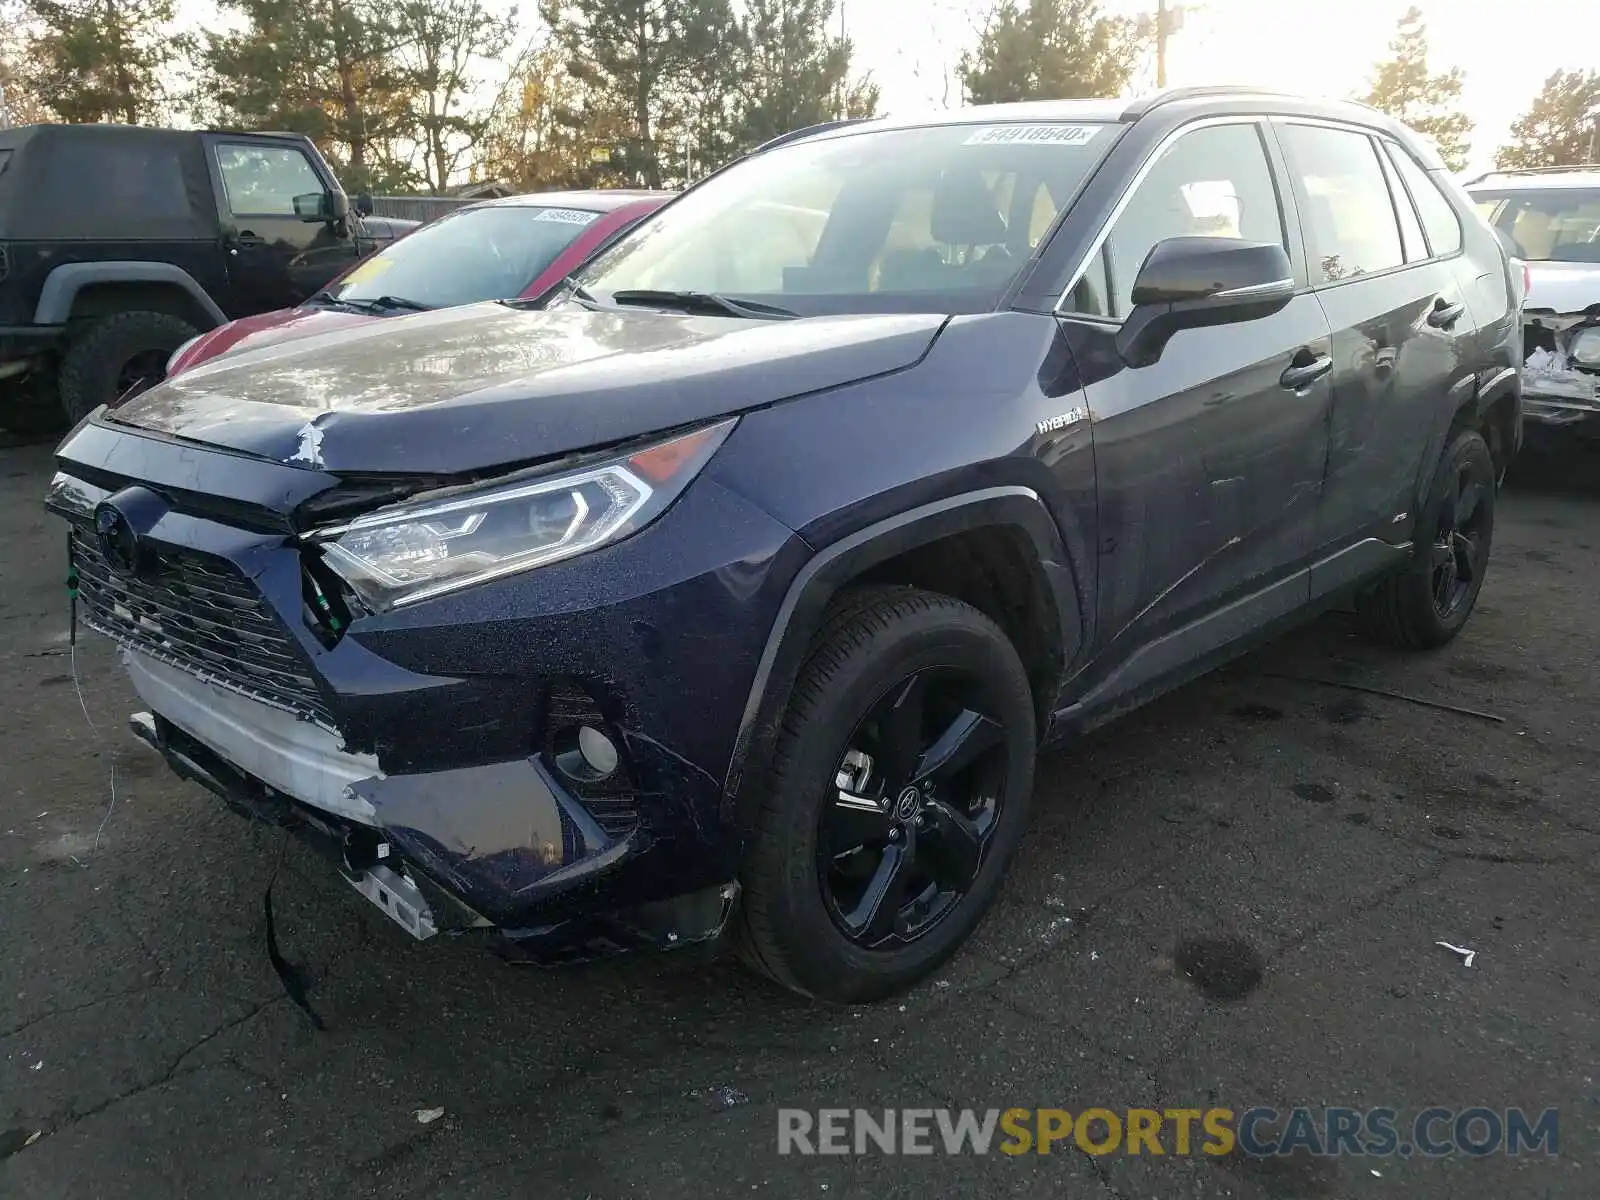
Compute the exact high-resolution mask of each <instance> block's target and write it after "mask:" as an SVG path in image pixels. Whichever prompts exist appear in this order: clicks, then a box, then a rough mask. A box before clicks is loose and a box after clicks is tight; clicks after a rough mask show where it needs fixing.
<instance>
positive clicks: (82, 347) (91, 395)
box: [61, 312, 200, 425]
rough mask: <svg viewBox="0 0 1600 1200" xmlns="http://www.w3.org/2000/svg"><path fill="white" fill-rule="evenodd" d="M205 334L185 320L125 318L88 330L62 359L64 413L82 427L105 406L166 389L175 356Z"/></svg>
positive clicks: (156, 316)
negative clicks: (170, 362) (164, 381)
mask: <svg viewBox="0 0 1600 1200" xmlns="http://www.w3.org/2000/svg"><path fill="white" fill-rule="evenodd" d="M198 332H200V331H199V330H198V329H196V328H195V327H194V326H193V325H190V324H189V322H187V321H185V320H183V319H182V318H180V317H173V316H168V315H167V314H166V313H158V312H124V313H116V314H115V315H113V316H109V317H102V318H100V319H98V320H96V321H94V322H93V323H92V324H89V325H85V326H84V327H83V328H82V329H81V330H79V331H78V332H77V333H76V334H75V335H74V336H73V339H72V341H71V342H70V343H69V344H68V346H67V351H66V353H65V354H64V355H63V356H62V359H61V408H62V411H63V412H64V413H65V414H66V417H67V420H68V421H70V422H71V423H73V424H74V425H75V424H77V423H78V422H79V421H81V420H83V418H84V417H86V416H88V415H89V414H90V413H91V412H93V411H94V410H95V409H97V408H99V407H100V406H101V405H102V404H109V403H111V402H112V401H113V400H116V399H117V398H118V397H120V396H123V395H126V394H128V393H129V392H133V391H143V390H144V389H145V388H148V387H153V386H155V385H156V384H157V383H160V382H161V380H162V379H163V378H165V377H166V373H167V359H168V358H170V357H171V356H172V352H173V351H174V350H176V349H177V348H178V347H179V346H181V345H183V343H184V342H186V341H188V340H189V339H190V338H192V337H193V336H194V335H195V334H197V333H198Z"/></svg>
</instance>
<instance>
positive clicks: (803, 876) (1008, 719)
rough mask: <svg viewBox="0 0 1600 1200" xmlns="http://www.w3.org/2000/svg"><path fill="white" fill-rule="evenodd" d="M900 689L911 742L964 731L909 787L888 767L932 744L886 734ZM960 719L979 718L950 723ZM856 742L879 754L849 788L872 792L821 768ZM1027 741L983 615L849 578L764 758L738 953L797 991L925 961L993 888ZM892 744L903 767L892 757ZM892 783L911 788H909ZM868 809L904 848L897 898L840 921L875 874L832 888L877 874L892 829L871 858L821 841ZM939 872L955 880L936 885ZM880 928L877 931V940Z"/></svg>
mask: <svg viewBox="0 0 1600 1200" xmlns="http://www.w3.org/2000/svg"><path fill="white" fill-rule="evenodd" d="M912 697H915V706H916V707H917V708H918V709H919V710H920V711H921V712H922V713H923V714H924V715H923V717H922V718H921V719H920V720H916V721H913V722H909V723H908V722H902V723H901V724H900V725H899V726H898V727H899V728H902V729H904V728H910V727H911V725H913V724H914V725H915V726H917V727H919V728H920V729H922V730H925V731H929V732H928V733H927V734H926V735H919V737H920V741H919V744H921V743H922V742H926V741H927V740H928V738H929V737H931V738H932V745H931V746H929V747H928V748H929V749H935V750H937V749H939V748H940V747H946V748H949V747H953V746H955V745H957V744H960V745H962V747H963V751H962V753H961V754H957V755H953V756H951V757H950V758H949V759H947V760H945V762H946V766H947V767H949V768H950V769H949V770H946V771H937V772H932V773H930V775H929V777H928V781H927V782H924V783H923V784H922V785H921V786H922V790H921V791H919V790H918V787H914V786H908V787H906V788H904V789H902V788H901V787H900V782H905V781H910V782H911V783H917V782H918V781H917V777H916V771H917V770H920V769H923V768H926V767H928V765H929V764H930V763H933V762H935V761H936V760H937V759H938V756H937V755H931V754H928V753H927V752H926V751H923V752H921V753H920V754H915V755H905V754H904V753H903V752H902V751H897V750H896V749H895V748H894V747H895V743H894V742H893V741H892V739H891V736H890V735H891V732H892V730H893V729H894V728H896V727H897V726H896V721H897V720H898V719H899V717H900V714H901V713H909V712H911V711H912V708H913V701H912V700H911V699H908V698H912ZM902 701H904V705H903V707H902ZM885 706H887V707H885ZM874 714H880V715H881V714H887V716H884V717H883V719H877V718H876V717H875V716H874ZM952 714H955V715H954V716H953V717H952ZM957 730H968V731H976V732H972V733H971V736H970V738H968V739H966V740H962V739H961V738H959V737H957V738H954V739H952V737H951V736H950V735H951V734H952V731H957ZM941 733H942V734H943V735H944V737H943V740H940V734H941ZM901 745H902V746H903V745H904V739H901ZM861 746H867V747H868V748H870V749H871V750H872V751H873V752H874V753H875V754H876V755H877V756H878V757H877V759H876V760H875V761H874V763H873V766H872V767H870V768H867V767H860V768H858V769H860V770H863V771H877V772H878V773H879V776H880V777H879V778H878V779H877V780H876V781H873V780H871V778H870V777H867V778H864V779H863V781H862V783H861V784H860V785H859V786H856V785H854V784H853V785H852V789H853V790H855V791H860V792H862V793H863V797H864V796H865V795H866V794H867V793H869V792H872V791H873V790H874V788H876V789H877V790H878V792H879V793H880V794H879V796H878V799H877V800H876V801H874V802H868V803H864V802H863V797H845V796H844V793H843V791H841V789H840V786H839V785H840V782H841V781H840V780H839V779H837V778H836V776H838V775H839V774H840V773H841V770H842V769H844V768H845V766H846V763H845V762H844V761H843V760H844V756H845V753H846V751H847V750H850V749H852V748H856V749H859V748H860V747H861ZM980 747H981V748H980ZM1036 749H1037V745H1036V733H1035V719H1034V707H1033V696H1032V692H1031V689H1030V687H1029V684H1028V677H1027V673H1026V672H1025V671H1024V669H1023V666H1022V663H1021V661H1020V660H1019V659H1018V657H1017V652H1016V650H1015V648H1014V647H1013V646H1012V645H1011V642H1010V641H1009V640H1008V639H1007V638H1006V636H1005V634H1004V633H1002V632H1001V630H1000V628H999V627H998V626H997V625H996V624H995V623H994V622H993V621H991V620H990V619H989V618H988V617H986V616H985V615H984V614H983V613H981V612H979V611H978V610H977V609H975V608H973V607H971V606H970V605H967V604H963V603H961V602H960V601H958V600H955V599H952V598H950V597H948V596H942V595H938V594H935V593H931V592H924V591H919V590H916V589H913V588H909V587H894V588H883V587H874V588H868V589H860V590H853V591H851V592H848V593H846V594H845V595H844V596H843V597H842V598H841V599H840V600H839V601H837V602H836V603H835V604H834V606H833V607H832V608H831V609H830V610H829V613H828V616H827V619H826V620H825V621H824V623H823V626H822V629H821V631H820V632H819V633H818V634H817V636H816V638H815V640H814V641H813V642H812V645H811V648H810V651H809V653H808V655H807V658H806V661H805V663H804V664H803V666H802V667H801V670H800V675H799V678H798V679H797V681H796V683H795V687H794V691H793V693H792V695H791V697H790V700H789V705H788V709H787V711H786V712H785V714H784V718H783V722H782V726H781V728H780V730H779V734H778V740H777V743H776V746H775V748H774V753H773V756H772V761H771V763H770V766H769V768H768V771H767V776H766V779H765V787H764V792H763V795H762V798H761V806H760V809H759V811H758V813H757V814H756V816H755V820H754V827H753V829H752V834H753V837H752V841H751V849H750V851H749V853H748V855H747V858H746V861H745V864H744V869H743V871H742V872H741V882H742V884H743V888H744V891H743V904H742V906H741V910H740V916H739V924H738V938H739V945H740V950H741V953H742V955H743V957H744V958H745V960H746V961H747V963H749V964H750V965H751V966H753V967H754V968H755V969H757V970H759V971H761V972H762V973H764V974H766V975H768V976H770V977H771V978H772V979H774V980H776V981H777V982H778V983H781V984H783V985H784V986H785V987H787V988H790V989H792V990H794V991H796V992H799V993H801V994H802V995H806V996H810V997H813V998H816V999H821V1000H826V1001H830V1002H836V1003H859V1002H864V1001H870V1000H876V999H881V998H883V997H886V996H890V995H894V994H896V993H898V992H901V991H903V990H905V989H906V988H908V987H910V986H911V985H912V984H914V983H915V982H917V981H918V980H919V979H922V978H923V977H924V976H926V975H928V974H929V973H930V972H931V971H933V970H935V969H936V968H937V967H938V966H939V965H940V964H941V963H943V962H944V961H945V960H946V959H947V958H949V956H950V955H951V954H952V953H954V952H955V950H956V948H957V947H958V946H960V945H961V943H962V942H963V941H965V940H966V938H967V936H968V935H969V934H970V933H971V932H972V930H973V929H974V928H976V926H977V924H978V922H979V920H980V919H981V918H982V916H983V914H984V912H985V910H986V909H987V908H988V906H989V904H990V903H991V902H992V901H993V900H994V898H995V896H996V895H997V894H998V892H999V888H1000V881H1001V877H1002V875H1003V873H1004V871H1005V867H1006V863H1007V861H1008V860H1009V859H1010V857H1011V854H1012V852H1013V851H1014V850H1015V849H1016V846H1017V842H1018V840H1019V839H1020V837H1021V835H1022V832H1023V830H1024V829H1025V827H1026V825H1027V811H1028V801H1029V795H1030V793H1031V791H1032V789H1033V766H1034V755H1035V752H1036ZM896 758H903V759H904V760H905V761H906V762H914V763H916V764H917V767H916V768H914V769H913V771H912V772H911V773H910V774H905V773H899V774H897V773H896V771H895V770H894V769H893V760H895V759H896ZM962 763H966V764H967V765H960V764H962ZM896 780H898V781H900V782H896ZM907 792H912V793H916V795H915V796H914V797H913V798H912V800H911V801H909V802H907V800H906V793H907ZM844 798H848V799H851V800H853V801H854V807H853V808H852V809H850V810H848V811H842V805H841V803H840V801H841V799H844ZM969 801H970V802H969ZM873 803H877V804H878V805H879V807H878V808H874V807H873ZM908 803H909V805H910V809H908V808H907V804H908ZM991 805H992V807H989V806H991ZM862 807H865V809H866V811H865V812H862V811H860V810H861V808H862ZM908 811H914V812H915V816H907V815H906V814H907V812H908ZM958 811H959V815H960V816H961V817H962V818H963V819H964V821H965V824H963V823H962V821H961V820H958V819H957V812H958ZM840 823H843V824H842V825H841V824H840ZM858 823H859V825H858ZM880 825H881V826H882V827H883V828H886V829H889V830H892V832H890V833H889V834H888V835H887V836H889V837H895V836H897V835H898V837H899V839H900V840H899V852H900V855H901V856H902V857H901V859H900V861H902V862H903V863H904V864H907V865H906V866H905V873H904V874H903V875H901V876H898V878H900V879H901V880H902V881H903V882H902V885H901V886H903V887H904V889H905V895H906V896H909V897H911V899H910V900H908V901H903V902H897V903H896V904H895V905H893V906H892V907H891V906H889V905H880V906H879V911H881V912H882V913H883V914H884V919H883V920H882V921H881V922H880V921H877V920H867V921H864V922H862V923H861V924H860V927H859V928H858V929H857V930H856V933H855V934H854V935H852V934H850V933H849V932H847V929H848V928H849V927H850V924H851V919H852V918H853V917H857V916H859V915H860V914H861V913H862V912H863V911H865V910H867V909H868V908H870V907H871V906H870V905H868V904H867V902H866V900H865V896H866V895H867V894H868V893H869V892H870V891H871V886H872V885H871V883H870V882H869V883H867V884H866V886H865V887H864V889H863V891H862V892H861V899H860V900H859V901H857V900H851V901H850V902H845V901H843V900H842V899H841V896H842V895H844V894H845V893H846V892H847V891H848V890H849V888H850V887H851V886H852V885H853V882H859V881H860V880H861V879H862V877H864V876H869V875H870V879H871V881H873V882H876V881H877V880H878V878H879V873H880V872H882V871H883V870H884V864H885V863H887V862H888V861H889V849H888V845H889V843H885V844H884V846H883V848H882V851H881V852H882V854H883V857H882V858H881V859H877V858H875V856H876V855H877V854H878V853H880V851H878V850H869V849H868V848H867V842H865V841H864V842H863V843H862V845H861V846H858V847H856V848H855V849H849V850H846V851H845V852H844V853H842V854H836V853H835V852H834V851H835V850H836V849H837V847H838V846H840V845H847V846H848V845H849V844H851V843H853V841H854V836H853V834H854V831H855V829H857V828H859V827H870V828H872V829H873V830H877V829H878V828H879V827H880ZM841 828H843V829H845V830H846V836H845V837H844V838H843V840H842V841H840V840H839V830H840V829H841ZM919 831H920V832H919ZM963 834H965V836H963ZM824 839H826V842H825V841H824ZM824 844H826V845H828V847H829V852H828V854H826V855H824V854H822V853H821V852H820V848H821V847H822V846H823V845H824ZM874 862H876V866H877V869H876V871H874V870H873V869H872V864H873V863H874ZM840 864H843V866H841V865H840ZM852 872H853V873H854V876H855V879H854V880H852V879H851V878H850V874H851V873H852ZM919 872H926V873H927V874H926V883H924V882H923V880H924V875H923V874H920V873H919ZM950 875H954V876H956V877H959V878H960V879H962V880H969V881H970V882H968V883H957V884H954V885H950V886H949V887H946V882H945V881H946V880H947V878H948V877H949V876H950ZM941 889H944V890H941ZM930 897H931V898H930ZM847 910H848V911H847ZM907 914H910V915H909V916H908V915H907ZM913 921H915V922H916V924H915V927H914V928H913ZM880 937H881V938H883V939H886V940H884V941H881V942H877V941H875V939H879V938H880ZM902 939H904V940H902Z"/></svg>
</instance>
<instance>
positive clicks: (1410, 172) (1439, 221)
mask: <svg viewBox="0 0 1600 1200" xmlns="http://www.w3.org/2000/svg"><path fill="white" fill-rule="evenodd" d="M1385 149H1387V150H1388V151H1389V158H1390V160H1391V161H1392V162H1393V163H1394V166H1395V169H1396V170H1397V171H1399V172H1400V179H1401V181H1402V182H1403V183H1404V184H1405V185H1406V190H1407V191H1408V192H1410V193H1411V198H1412V199H1413V200H1414V201H1416V204H1417V214H1418V215H1419V216H1420V217H1421V218H1422V227H1423V228H1424V229H1426V230H1427V231H1428V248H1429V249H1430V250H1432V251H1433V254H1434V257H1436V258H1440V257H1443V256H1444V255H1447V254H1454V253H1455V252H1456V251H1457V250H1459V249H1461V218H1460V217H1458V216H1456V208H1455V205H1453V204H1451V203H1450V201H1449V200H1448V199H1446V198H1445V194H1444V193H1443V192H1442V191H1440V190H1439V184H1438V182H1437V181H1436V180H1435V179H1434V178H1433V176H1431V175H1429V174H1428V172H1426V171H1424V170H1423V169H1422V168H1421V167H1420V166H1419V165H1418V164H1417V160H1416V159H1414V158H1412V157H1411V155H1409V154H1407V153H1406V152H1405V151H1404V150H1402V149H1401V148H1400V147H1399V146H1396V145H1394V144H1393V143H1389V144H1387V145H1386V146H1385Z"/></svg>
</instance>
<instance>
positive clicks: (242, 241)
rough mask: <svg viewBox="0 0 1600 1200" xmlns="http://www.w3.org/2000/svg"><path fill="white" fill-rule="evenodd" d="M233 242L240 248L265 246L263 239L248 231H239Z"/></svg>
mask: <svg viewBox="0 0 1600 1200" xmlns="http://www.w3.org/2000/svg"><path fill="white" fill-rule="evenodd" d="M233 240H234V241H236V242H238V243H239V245H241V246H261V245H265V244H266V239H265V238H262V237H258V236H256V235H255V234H253V233H251V232H250V231H249V230H248V229H241V230H240V231H239V233H238V236H236V237H235V238H234V239H233Z"/></svg>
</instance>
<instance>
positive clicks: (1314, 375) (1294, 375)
mask: <svg viewBox="0 0 1600 1200" xmlns="http://www.w3.org/2000/svg"><path fill="white" fill-rule="evenodd" d="M1301 357H1302V356H1301V355H1299V354H1297V355H1295V361H1294V362H1292V363H1290V364H1289V366H1288V367H1287V368H1286V369H1285V370H1284V372H1283V374H1282V375H1280V376H1278V382H1279V383H1281V384H1282V385H1283V386H1284V387H1286V388H1288V389H1289V390H1290V391H1291V392H1298V391H1301V390H1302V389H1304V388H1308V387H1310V386H1311V385H1312V384H1313V383H1315V382H1316V381H1317V380H1319V379H1321V378H1322V377H1323V376H1324V375H1326V374H1327V373H1328V372H1329V371H1331V370H1333V357H1332V355H1328V354H1320V355H1318V356H1317V357H1315V358H1313V359H1311V361H1309V362H1301V361H1300V359H1301Z"/></svg>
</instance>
